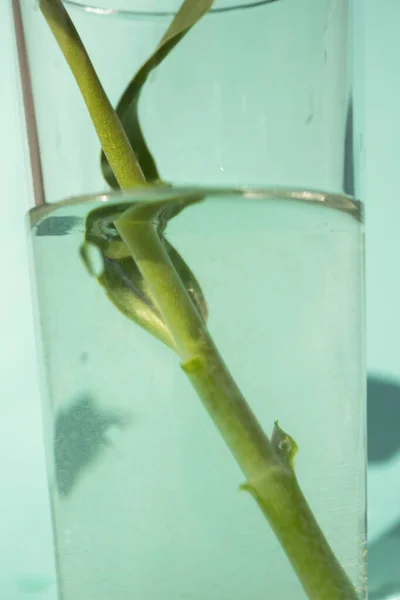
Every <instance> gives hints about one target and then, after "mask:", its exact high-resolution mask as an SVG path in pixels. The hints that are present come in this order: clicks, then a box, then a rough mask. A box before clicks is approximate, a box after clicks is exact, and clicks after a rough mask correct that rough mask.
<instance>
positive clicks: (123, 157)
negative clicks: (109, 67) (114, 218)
mask: <svg viewBox="0 0 400 600" xmlns="http://www.w3.org/2000/svg"><path fill="white" fill-rule="evenodd" d="M40 9H41V11H42V13H43V15H44V17H45V19H46V21H47V23H48V25H49V27H50V29H51V31H52V32H53V35H54V37H55V39H56V41H57V43H58V45H59V47H60V49H61V51H62V52H63V54H64V57H65V59H66V61H67V63H68V65H69V67H70V69H71V71H72V73H73V75H74V77H75V80H76V82H77V84H78V86H79V89H80V91H81V93H82V96H83V99H84V101H85V103H86V106H87V108H88V111H89V113H90V116H91V118H92V121H93V125H94V127H95V129H96V132H97V135H98V136H99V139H100V143H101V145H102V148H103V150H104V153H105V155H106V156H107V159H108V162H109V163H110V165H111V168H112V170H113V172H114V175H115V177H116V179H117V181H118V183H119V185H120V186H121V188H132V187H136V186H138V185H143V184H144V183H145V178H144V175H143V172H142V169H141V168H140V165H139V162H138V160H137V158H136V156H135V153H134V152H133V150H132V147H131V145H130V143H129V140H128V138H127V136H126V133H125V131H124V128H123V127H122V125H121V122H120V120H119V119H118V117H117V115H116V113H115V111H114V109H113V107H112V105H111V103H110V101H109V99H108V97H107V95H106V93H105V91H104V89H103V86H102V85H101V82H100V80H99V78H98V76H97V73H96V71H95V69H94V67H93V64H92V62H91V60H90V58H89V55H88V53H87V51H86V49H85V47H84V45H83V43H82V41H81V39H80V37H79V34H78V32H77V30H76V28H75V25H74V24H73V22H72V20H71V18H70V16H69V15H68V12H67V11H66V9H65V7H64V5H63V3H62V1H61V0H40Z"/></svg>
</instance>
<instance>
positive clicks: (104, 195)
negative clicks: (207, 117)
mask: <svg viewBox="0 0 400 600" xmlns="http://www.w3.org/2000/svg"><path fill="white" fill-rule="evenodd" d="M199 196H204V197H213V198H220V199H223V198H229V199H232V198H242V199H243V200H290V201H297V202H305V203H307V204H316V205H320V206H325V207H326V208H331V209H334V210H337V211H339V212H344V213H347V214H349V215H351V216H353V217H354V218H355V219H356V220H357V221H360V222H363V206H362V203H361V202H360V201H359V200H357V199H355V198H354V197H353V196H349V195H346V194H339V193H334V192H332V193H331V192H324V191H320V190H313V189H307V190H304V189H300V188H291V187H256V186H254V187H253V186H243V187H242V186H241V187H212V186H180V185H176V186H171V185H147V186H143V187H137V188H134V189H131V190H118V191H112V190H111V191H106V192H100V193H94V194H84V195H79V196H72V197H69V198H66V199H65V200H60V201H58V202H52V203H49V204H41V205H39V206H35V207H34V208H31V209H30V210H29V212H28V215H29V221H30V225H31V227H34V226H35V225H37V224H38V223H39V221H41V219H42V218H44V217H46V216H47V215H49V214H51V213H52V212H53V211H55V210H58V209H59V208H68V207H70V206H77V205H82V204H94V203H98V204H108V203H110V204H124V203H126V204H130V203H132V202H151V201H160V200H165V201H168V200H173V199H179V198H188V197H189V198H190V197H199Z"/></svg>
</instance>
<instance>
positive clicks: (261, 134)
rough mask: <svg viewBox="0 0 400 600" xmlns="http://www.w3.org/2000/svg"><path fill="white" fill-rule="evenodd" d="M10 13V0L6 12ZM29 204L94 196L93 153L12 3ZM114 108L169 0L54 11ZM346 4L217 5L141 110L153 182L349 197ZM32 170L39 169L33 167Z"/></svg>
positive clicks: (75, 102) (95, 145)
mask: <svg viewBox="0 0 400 600" xmlns="http://www.w3.org/2000/svg"><path fill="white" fill-rule="evenodd" d="M14 2H17V0H14ZM20 3H21V8H22V16H23V23H24V31H25V43H26V49H27V56H28V59H27V63H28V71H29V74H30V80H31V92H30V94H28V96H29V98H28V105H29V106H30V108H29V109H28V114H29V117H30V119H31V120H32V116H33V118H34V120H35V123H36V125H35V127H33V129H35V128H36V131H37V135H31V146H32V148H33V149H32V152H33V155H34V157H37V156H40V160H41V168H39V172H38V173H37V179H38V181H41V183H42V185H41V186H38V190H37V196H38V197H37V202H39V203H40V202H42V201H43V200H45V201H47V202H52V201H57V200H61V199H63V198H66V197H69V196H73V195H79V194H92V193H94V192H99V191H101V190H103V189H104V188H105V187H106V184H105V181H104V179H103V177H102V175H101V171H100V168H99V160H100V144H99V142H98V139H97V137H96V134H95V132H94V129H93V127H92V124H91V122H90V118H89V116H88V114H87V110H86V107H85V105H84V103H83V101H82V98H81V96H80V92H79V90H78V87H77V86H76V84H75V82H74V80H73V77H72V75H71V73H70V71H69V68H68V66H67V65H66V63H65V60H64V57H63V56H62V55H61V52H60V50H59V48H58V47H57V44H56V42H55V41H54V39H53V37H52V34H51V32H50V31H49V28H48V27H47V24H46V22H45V20H44V18H43V16H42V14H41V12H40V10H39V7H38V0H20ZM64 4H65V7H66V8H67V10H68V12H69V14H70V16H71V18H72V20H73V22H74V23H75V26H76V27H77V29H78V32H79V34H80V35H81V37H82V39H83V41H84V43H85V45H86V47H87V49H88V52H89V55H90V57H91V59H92V62H93V64H94V67H95V69H96V71H97V72H98V75H99V77H100V80H101V82H102V84H103V86H104V89H105V91H106V93H107V94H108V96H109V98H110V100H111V102H112V104H113V105H114V106H116V105H117V104H118V102H119V100H120V98H121V95H122V93H123V91H124V90H125V88H126V86H127V84H128V82H129V81H130V80H131V79H132V77H133V75H134V73H135V72H136V71H137V70H138V69H139V67H140V66H141V65H142V64H143V63H144V61H145V60H146V59H147V58H148V57H149V56H150V54H151V53H152V52H153V51H154V49H155V47H156V46H157V44H158V43H159V41H160V40H161V38H162V36H163V35H164V33H165V31H166V29H167V27H168V25H169V23H170V22H171V18H172V16H173V14H174V12H175V11H176V10H177V9H178V7H179V5H180V4H181V0H65V2H64ZM351 7H352V2H351V0H340V1H339V2H337V1H333V0H274V1H271V0H268V1H258V2H254V0H215V1H214V4H213V7H212V9H211V11H210V12H209V14H207V15H206V16H204V17H203V18H202V19H201V21H200V22H199V23H198V24H197V25H196V26H195V27H194V28H193V29H192V30H191V31H190V32H189V33H188V34H187V35H186V36H185V37H184V38H183V39H182V40H181V42H180V43H179V44H178V45H177V46H176V47H175V48H174V49H173V51H172V52H171V53H170V54H169V55H168V56H167V58H166V59H165V60H164V61H163V62H162V63H161V65H160V66H159V67H158V68H157V69H155V70H154V71H153V72H152V73H151V74H150V76H149V78H148V81H147V83H146V84H145V86H144V88H143V92H142V94H141V100H140V103H139V113H140V121H141V124H142V129H143V131H144V133H145V137H146V140H147V142H148V145H149V147H150V149H151V151H152V153H153V155H154V156H155V158H156V162H157V164H158V167H159V171H160V174H161V176H162V178H163V179H164V180H165V181H168V182H172V183H174V184H190V185H193V184H194V185H205V184H207V185H221V186H238V185H272V186H289V187H290V186H292V187H301V188H305V189H308V188H314V189H323V190H327V191H330V192H335V193H343V192H346V193H353V189H354V182H353V160H352V158H353V153H354V147H353V128H352V88H353V69H352V65H353V51H352V50H353V49H352V35H351V31H352V29H351V28H352V12H351V10H352V9H351ZM34 162H35V168H36V170H37V166H38V165H37V161H34Z"/></svg>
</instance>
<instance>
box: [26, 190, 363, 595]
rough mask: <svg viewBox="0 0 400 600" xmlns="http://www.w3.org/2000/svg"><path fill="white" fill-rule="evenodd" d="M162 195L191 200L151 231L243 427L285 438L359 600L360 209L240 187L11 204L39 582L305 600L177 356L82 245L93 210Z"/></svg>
mask: <svg viewBox="0 0 400 600" xmlns="http://www.w3.org/2000/svg"><path fill="white" fill-rule="evenodd" d="M171 198H174V199H181V200H182V199H185V201H186V202H187V201H188V200H190V199H199V198H201V199H203V200H202V201H201V202H198V203H197V202H196V203H195V204H194V205H193V206H188V207H187V208H185V210H183V211H182V212H181V213H180V214H179V215H177V216H176V217H175V218H173V219H171V221H170V222H169V223H168V225H167V230H166V234H167V239H168V242H169V243H170V244H172V245H173V247H174V248H175V249H176V250H177V251H178V252H179V253H180V255H181V256H182V257H183V258H184V260H185V261H186V264H187V265H188V266H189V267H190V269H191V270H192V272H193V274H194V276H195V277H196V279H197V281H198V282H199V285H200V286H201V288H202V290H203V293H204V298H205V302H206V303H207V307H208V318H207V323H208V329H209V331H210V334H211V336H212V338H213V340H214V342H215V344H216V346H217V348H218V350H219V352H220V353H221V355H222V357H223V359H224V360H225V362H226V364H227V365H228V368H229V369H230V372H231V373H232V375H233V377H234V379H235V380H236V382H237V384H238V386H239V388H240V389H241V390H242V392H243V394H244V396H245V398H246V400H247V402H248V403H249V405H250V407H251V409H252V410H253V412H254V414H255V416H256V418H257V419H258V421H259V423H260V424H261V426H262V428H263V429H264V431H265V432H266V433H267V435H269V436H270V435H271V432H272V430H273V427H274V422H275V421H276V420H279V425H280V426H281V427H282V428H283V429H284V430H285V431H286V432H288V433H289V434H290V436H292V437H293V438H294V439H295V441H296V442H297V445H298V455H297V456H296V457H295V471H296V474H297V477H298V481H299V483H300V486H301V488H302V490H303V492H304V495H305V497H306V498H307V500H308V502H309V505H310V507H311V510H312V511H313V513H314V515H315V517H316V519H317V521H318V523H319V525H320V527H321V529H322V531H323V533H324V534H325V536H326V538H327V540H328V542H329V544H330V545H331V547H332V549H333V551H334V553H335V554H336V556H337V558H338V560H339V561H340V563H341V564H342V565H343V568H344V569H345V571H346V572H347V574H348V576H349V577H350V579H351V581H352V582H353V584H354V586H355V587H356V589H357V593H358V598H359V599H360V600H362V599H364V598H366V580H365V515H366V512H365V510H366V503H365V463H366V450H365V415H364V410H365V365H364V301H363V292H364V284H363V273H364V270H363V225H362V214H361V213H362V210H361V206H360V204H359V203H357V202H355V201H354V200H352V199H351V198H349V197H346V196H339V195H338V196H335V195H329V194H325V193H316V192H306V191H296V190H290V189H286V190H284V189H281V190H278V189H264V190H259V189H255V188H251V189H250V188H248V189H244V190H240V189H237V190H233V189H232V190H231V189H227V190H214V189H207V188H205V189H202V188H193V189H192V188H176V189H174V190H170V189H164V188H161V189H156V188H154V189H152V188H150V189H147V190H144V191H141V192H136V193H125V194H121V195H119V194H115V195H110V196H107V195H101V196H97V197H96V196H91V197H81V198H75V199H72V200H67V201H64V202H61V203H59V204H58V205H50V206H45V207H40V208H36V209H34V210H33V211H31V214H30V219H31V240H32V247H33V254H34V265H35V287H36V294H37V308H38V322H39V323H40V332H39V333H40V336H39V337H40V339H41V346H42V352H43V356H44V369H43V374H44V377H43V380H44V388H45V391H44V396H45V398H46V400H45V417H46V418H45V423H46V424H45V432H46V438H47V439H46V445H47V455H48V464H49V474H50V490H51V498H52V506H53V518H54V531H55V541H56V553H57V564H58V574H59V594H60V596H59V597H60V599H61V598H62V600H76V599H83V598H84V599H85V600H111V599H112V600H131V599H132V598H143V599H146V600H161V599H163V600H164V599H167V600H176V599H177V598H190V599H191V600H225V599H228V598H229V599H230V600H243V598H248V599H251V600H264V599H265V598H271V599H273V600H287V599H288V598H290V599H291V600H303V599H305V598H307V595H306V593H305V592H304V590H303V588H302V586H301V584H300V582H299V580H298V578H297V577H296V575H295V573H294V571H293V569H292V567H291V565H290V563H289V561H288V559H287V557H286V556H285V553H284V552H283V551H282V548H281V546H280V543H279V541H278V540H277V538H276V536H275V535H274V533H273V531H272V529H271V528H270V527H269V525H268V523H267V522H266V521H265V518H264V516H263V514H262V512H261V511H260V510H259V507H258V506H257V504H256V503H255V502H254V500H253V499H252V497H251V495H250V494H249V493H247V492H246V491H244V490H240V489H239V487H240V485H241V484H242V483H243V482H244V481H245V479H244V475H243V473H242V472H241V471H240V469H239V467H238V465H237V463H236V462H235V459H234V458H233V456H232V455H231V453H230V452H229V450H228V449H227V447H226V445H225V443H224V441H223V440H222V438H221V435H220V433H219V431H218V430H217V428H216V427H215V426H214V424H213V422H212V420H211V419H210V417H209V415H208V414H207V411H206V410H205V408H204V407H203V406H202V403H201V401H200V400H199V397H198V395H197V394H196V393H195V391H194V389H193V388H192V386H191V385H190V383H189V381H188V379H187V377H186V375H185V373H184V372H183V371H182V369H181V368H180V366H179V359H178V357H177V356H176V354H175V353H174V351H173V350H171V348H169V347H168V346H167V345H166V344H163V343H162V341H160V340H159V339H156V337H154V336H152V335H151V334H150V333H149V332H148V331H146V330H144V329H143V328H142V327H140V326H139V325H137V324H136V323H134V322H132V321H131V320H130V319H128V318H127V316H125V315H124V314H122V312H121V311H120V310H118V308H117V307H116V306H115V304H114V303H113V302H112V301H111V300H110V298H109V297H107V294H106V293H105V292H106V287H105V286H104V282H103V285H100V284H99V281H98V280H97V279H96V277H101V276H102V274H103V273H104V270H105V269H106V267H107V265H109V263H108V262H107V260H108V259H107V258H106V255H107V256H108V257H109V256H110V255H111V250H110V247H111V246H101V245H97V244H95V245H94V246H93V244H92V242H91V244H92V245H90V246H87V245H86V246H85V245H84V246H83V248H82V244H85V231H86V230H89V229H90V227H89V223H90V222H91V221H90V218H91V217H90V215H91V214H92V211H93V210H99V209H102V210H106V211H107V210H109V209H111V212H112V211H114V209H115V210H118V211H120V210H122V209H124V210H125V209H126V208H128V207H129V206H130V205H131V204H132V203H133V202H135V203H138V202H143V203H144V204H145V205H147V204H150V203H151V202H155V201H160V200H163V201H166V200H168V199H171ZM110 226H111V225H110V221H107V219H106V220H104V221H102V222H99V224H98V228H97V229H96V231H97V232H99V231H100V232H103V233H104V232H105V234H107V231H108V232H110V230H109V227H110ZM90 230H92V229H90ZM93 230H94V227H93ZM110 235H111V234H110ZM112 235H115V231H114V232H113V234H112ZM99 239H100V238H99ZM92 241H93V240H92ZM87 243H88V238H86V244H87ZM118 248H120V247H119V246H118ZM118 252H120V250H118ZM107 253H108V254H107ZM113 256H115V257H117V259H118V257H119V256H120V254H118V253H117V251H115V252H114V254H113ZM83 258H85V260H83ZM121 265H122V263H121ZM88 268H89V271H88ZM121 268H122V267H121ZM93 275H94V276H93ZM130 281H131V280H128V283H127V285H128V287H129V285H130ZM203 312H204V314H205V310H204V306H203ZM202 314H203V313H202ZM303 538H304V539H303V543H304V549H305V551H306V549H307V548H309V546H310V543H311V542H310V540H309V539H308V538H307V535H306V534H304V535H303ZM316 568H317V569H318V561H316ZM310 597H311V596H310ZM315 597H316V596H314V598H315ZM323 598H324V599H328V598H329V599H330V598H335V599H338V598H340V599H342V600H347V599H348V598H353V597H352V596H349V595H346V594H345V593H343V594H339V595H337V596H328V595H324V596H323ZM321 599H322V596H321Z"/></svg>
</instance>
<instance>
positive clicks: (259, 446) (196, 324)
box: [115, 207, 357, 600]
mask: <svg viewBox="0 0 400 600" xmlns="http://www.w3.org/2000/svg"><path fill="white" fill-rule="evenodd" d="M139 211H140V208H139V207H132V208H130V209H128V210H127V211H126V212H125V213H124V214H123V215H122V216H121V217H119V218H118V219H117V220H116V221H115V226H116V227H117V230H118V232H119V233H120V235H121V237H122V239H123V240H124V242H125V244H126V246H127V247H128V249H129V251H130V252H131V254H132V258H133V260H134V261H135V263H136V264H137V266H138V268H139V270H140V271H141V273H142V275H143V277H144V279H145V281H146V282H147V285H148V286H149V288H150V290H151V292H152V294H153V297H154V299H155V302H156V303H157V305H158V308H159V311H160V313H161V315H162V317H163V319H164V321H165V323H166V324H167V326H168V328H169V330H170V333H171V335H172V337H173V338H174V340H175V344H176V347H177V353H178V355H179V357H180V360H181V366H182V369H183V370H184V372H185V373H186V375H187V377H188V378H189V380H190V381H191V383H192V385H193V387H194V388H195V390H196V392H197V394H198V396H199V397H200V399H201V401H202V402H203V404H204V406H205V408H206V409H207V411H208V413H209V415H210V416H211V418H212V420H213V421H214V423H215V425H216V427H217V428H218V430H219V432H220V433H221V435H222V437H223V438H224V440H225V442H226V444H227V446H228V447H229V449H230V451H231V452H232V454H233V456H234V457H235V459H236V461H237V463H238V465H239V466H240V468H241V470H242V471H243V473H244V475H245V477H246V480H247V482H246V484H245V485H244V486H242V488H243V489H246V490H248V491H249V492H250V493H251V494H252V495H253V497H254V498H255V500H256V502H257V504H258V505H259V507H260V509H261V511H262V512H263V514H264V515H265V517H266V518H267V520H268V521H269V523H270V525H271V527H272V529H273V530H274V532H275V534H276V536H277V537H278V539H279V541H280V543H281V545H282V547H283V549H284V550H285V552H286V554H287V556H288V558H289V560H290V562H291V564H292V566H293V568H294V570H295V571H296V573H297V575H298V577H299V579H300V581H301V583H302V585H303V587H304V589H305V591H306V592H307V595H308V597H309V598H310V600H356V599H357V593H356V590H355V588H354V587H353V585H352V583H351V582H350V580H349V578H348V577H347V575H346V573H345V572H344V570H343V568H342V567H341V565H340V564H339V562H338V560H337V559H336V557H335V555H334V553H333V551H332V549H331V547H330V546H329V544H328V542H327V541H326V539H325V537H324V535H323V533H322V531H321V529H320V528H319V526H318V524H317V522H316V520H315V518H314V516H313V514H312V512H311V510H310V508H309V506H308V504H307V502H306V500H305V498H304V496H303V493H302V491H301V489H300V486H299V484H298V482H297V478H296V475H295V473H294V470H293V468H292V462H291V460H290V456H289V457H288V456H286V455H284V456H282V455H280V454H279V452H278V451H277V445H276V444H275V443H274V444H272V443H271V441H270V440H269V438H268V437H267V436H266V435H265V433H264V432H263V430H262V428H261V426H260V424H259V423H258V421H257V419H256V417H255V416H254V414H253V412H252V411H251V409H250V407H249V406H248V404H247V402H246V400H245V398H244V396H243V395H242V393H241V391H240V390H239V388H238V386H237V384H236V382H235V381H234V379H233V377H232V375H231V374H230V372H229V370H228V368H227V366H226V365H225V363H224V361H223V359H222V357H221V356H220V354H219V352H218V350H217V348H216V347H215V344H214V342H213V340H212V339H211V337H210V334H209V332H208V330H207V327H206V325H205V323H204V321H203V319H202V318H201V317H200V315H199V313H198V311H197V310H196V308H195V307H194V305H193V303H192V301H191V299H190V297H189V295H188V293H187V291H186V289H185V288H184V286H183V285H182V282H181V280H180V278H179V275H178V274H177V272H176V271H175V269H174V266H173V265H172V263H171V261H170V259H169V257H168V255H167V253H166V251H165V249H164V247H163V245H162V243H161V241H160V238H159V235H158V233H157V231H156V228H155V226H154V224H153V223H152V222H151V220H143V217H141V216H140V214H139ZM280 432H281V430H280ZM277 435H279V432H278V434H277ZM277 435H275V440H276V437H277ZM289 439H291V438H289ZM292 442H293V440H292ZM293 444H294V442H293Z"/></svg>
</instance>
